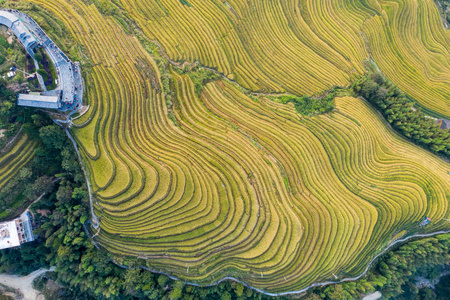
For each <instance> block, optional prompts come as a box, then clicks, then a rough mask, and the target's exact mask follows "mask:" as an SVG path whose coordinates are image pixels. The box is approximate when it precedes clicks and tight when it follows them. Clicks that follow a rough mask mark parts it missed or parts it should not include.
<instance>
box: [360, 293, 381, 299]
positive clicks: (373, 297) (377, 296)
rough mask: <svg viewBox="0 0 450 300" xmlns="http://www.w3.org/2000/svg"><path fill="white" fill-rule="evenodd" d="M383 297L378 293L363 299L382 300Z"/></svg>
mask: <svg viewBox="0 0 450 300" xmlns="http://www.w3.org/2000/svg"><path fill="white" fill-rule="evenodd" d="M381 296H382V295H381V293H380V292H378V291H377V292H375V293H372V294H369V295H367V296H365V297H364V298H363V300H377V299H380V298H381Z"/></svg>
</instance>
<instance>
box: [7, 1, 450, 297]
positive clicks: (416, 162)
mask: <svg viewBox="0 0 450 300" xmlns="http://www.w3.org/2000/svg"><path fill="white" fill-rule="evenodd" d="M30 3H32V4H33V5H34V7H35V8H37V9H30ZM8 5H9V7H12V8H16V9H19V10H22V11H24V12H25V13H27V14H29V15H30V16H31V17H33V18H34V19H35V20H36V21H37V22H38V23H39V22H42V23H45V25H46V26H47V27H50V28H54V32H49V35H50V36H51V37H52V39H53V40H55V41H56V43H58V41H59V42H61V43H63V41H64V38H67V36H63V35H62V34H61V31H60V28H65V30H66V31H67V34H68V35H70V36H71V38H72V40H73V43H75V44H76V46H73V47H72V48H70V49H68V52H67V53H68V54H69V56H70V55H71V56H74V55H77V56H78V58H79V59H80V60H81V61H82V66H81V68H82V69H83V71H84V72H85V83H86V88H87V91H86V94H87V95H86V98H87V100H86V101H87V103H86V105H89V110H87V112H85V113H84V114H81V115H80V116H78V117H77V118H74V120H73V124H72V126H71V127H70V133H71V135H72V136H73V138H74V140H75V141H76V143H77V146H78V149H79V151H80V154H81V157H82V160H83V167H84V168H85V171H86V174H87V177H88V181H89V183H90V188H91V190H92V196H93V202H92V203H93V211H94V213H95V215H96V217H97V218H98V224H95V223H96V222H95V220H94V221H93V222H92V223H94V225H95V227H94V226H90V229H89V230H90V232H91V234H92V235H94V237H93V240H94V241H95V242H96V243H97V244H98V245H99V246H100V247H102V248H105V249H107V250H108V251H109V252H111V253H113V254H114V255H115V261H116V262H118V263H119V264H126V260H127V259H131V258H139V260H138V262H139V263H140V264H141V265H142V266H145V267H147V268H149V269H151V270H153V271H156V272H162V273H165V274H169V275H172V276H174V277H176V278H179V279H182V280H183V281H186V282H189V283H197V284H200V285H207V284H212V283H214V282H217V281H219V280H220V279H222V278H224V277H233V278H235V279H237V280H240V281H242V282H245V283H246V284H248V285H250V286H252V287H254V288H257V289H260V290H263V291H265V292H268V293H284V292H290V291H299V290H301V289H304V288H305V287H307V286H309V285H311V284H313V283H317V282H324V281H330V280H335V281H338V280H341V279H343V278H348V277H355V276H357V275H359V274H361V273H363V272H364V270H365V269H366V267H367V265H368V264H369V262H371V260H372V259H373V258H374V257H375V256H376V255H377V254H379V253H380V252H381V251H383V250H385V249H386V248H387V247H388V246H389V244H391V243H393V242H394V241H395V240H397V239H400V238H405V237H408V236H411V235H413V234H426V233H433V232H437V231H446V230H450V212H449V201H450V164H449V163H448V157H449V154H450V137H449V134H448V132H446V131H444V130H441V129H439V128H438V125H434V123H435V121H434V120H433V121H430V120H432V119H429V118H428V119H427V120H428V121H424V120H425V118H424V115H423V113H425V114H427V115H430V116H433V117H438V118H446V119H449V118H450V31H448V30H446V29H445V27H444V26H443V23H442V20H441V17H440V13H439V11H438V7H437V6H436V4H435V3H434V2H433V0H390V1H384V0H333V1H331V0H295V1H293V0H280V1H265V0H260V1H235V0H229V1H226V2H223V1H216V0H212V1H202V0H182V1H180V0H159V1H150V0H133V1H131V0H115V1H108V0H71V1H68V0H54V1H47V0H31V1H20V2H17V3H15V4H14V3H9V4H8ZM42 11H47V12H48V15H47V17H46V18H47V19H45V18H44V17H42ZM48 16H51V18H50V17H48ZM368 70H370V72H375V73H377V74H378V73H381V74H383V75H384V76H381V77H378V78H375V77H373V78H372V79H373V80H372V79H367V78H368V77H367V76H369V75H367V76H366V74H367V72H368ZM379 78H381V79H379ZM363 80H365V81H363ZM377 80H378V81H377ZM372 82H373V84H372ZM376 83H378V84H379V86H376V85H375V84H376ZM358 84H359V85H358ZM305 95H307V96H305ZM362 96H364V98H365V99H366V100H364V99H363V97H362ZM377 97H378V98H377ZM372 98H373V99H375V100H373V101H372ZM381 98H382V99H383V100H384V102H383V101H378V100H379V99H381ZM376 101H378V102H376ZM375 102H376V103H377V104H376V105H378V106H376V105H375ZM408 103H409V104H408ZM377 109H380V110H381V113H380V112H379V111H377ZM411 124H413V125H411ZM394 129H395V130H394ZM417 144H418V145H417ZM34 146H35V145H33V143H32V142H30V141H27V140H26V136H25V135H23V136H22V137H21V138H20V139H19V142H18V143H17V144H16V145H15V146H14V148H12V150H11V151H10V154H9V156H8V155H7V156H0V184H3V182H5V181H7V178H8V176H12V175H13V173H14V172H17V170H18V168H20V166H22V165H24V164H26V162H27V160H29V159H31V157H32V155H31V154H27V153H28V152H32V149H33V147H34ZM19 152H20V153H23V154H20V157H17V155H16V156H15V157H10V156H14V154H15V153H19ZM6 164H8V166H6ZM5 166H6V167H5ZM13 170H14V171H13ZM425 217H428V218H430V219H431V222H430V224H428V225H426V226H421V225H420V224H421V222H422V221H423V220H424V218H425ZM97 225H98V226H97Z"/></svg>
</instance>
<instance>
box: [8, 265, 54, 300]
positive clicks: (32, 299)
mask: <svg viewBox="0 0 450 300" xmlns="http://www.w3.org/2000/svg"><path fill="white" fill-rule="evenodd" d="M53 270H55V268H54V267H51V268H50V270H47V269H40V270H37V271H34V272H33V273H31V274H30V275H28V276H23V277H20V276H16V275H8V274H0V283H1V284H3V285H6V286H9V287H11V288H13V289H17V290H19V291H20V292H21V293H22V294H23V296H24V297H23V299H24V300H36V299H37V297H38V295H39V292H38V291H36V290H35V289H34V288H33V280H34V279H35V278H36V277H38V276H40V275H42V274H44V273H46V272H48V271H53Z"/></svg>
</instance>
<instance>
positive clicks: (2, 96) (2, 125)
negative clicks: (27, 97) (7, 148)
mask: <svg viewBox="0 0 450 300" xmlns="http://www.w3.org/2000/svg"><path fill="white" fill-rule="evenodd" d="M19 112H20V110H19V109H18V108H17V106H16V94H15V93H14V91H13V90H11V89H8V88H7V82H6V81H5V80H4V79H3V78H0V129H6V132H4V133H3V135H4V136H5V138H4V139H0V148H1V147H2V146H3V144H4V142H5V141H6V139H8V138H9V137H11V136H13V134H14V133H15V131H16V127H17V126H18V123H20V122H19V121H23V120H22V119H21V118H20V116H21V114H19ZM2 141H3V143H2Z"/></svg>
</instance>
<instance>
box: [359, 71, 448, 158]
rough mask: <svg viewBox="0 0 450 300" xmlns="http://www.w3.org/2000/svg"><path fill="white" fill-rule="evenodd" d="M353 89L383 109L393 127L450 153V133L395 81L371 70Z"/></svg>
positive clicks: (432, 148) (434, 148)
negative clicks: (418, 105)
mask: <svg viewBox="0 0 450 300" xmlns="http://www.w3.org/2000/svg"><path fill="white" fill-rule="evenodd" d="M352 89H353V91H354V92H355V93H356V94H357V95H359V96H362V97H364V98H365V99H367V100H368V101H369V102H370V103H372V104H373V105H375V106H376V107H377V108H378V109H380V110H381V112H382V114H383V115H384V117H385V118H386V120H387V121H388V122H389V123H390V124H391V125H392V127H393V128H395V129H396V130H398V131H399V132H400V133H401V134H403V135H404V136H406V137H407V138H409V139H410V140H411V141H413V142H414V143H416V144H418V145H420V146H422V147H424V148H427V149H430V150H431V151H432V152H434V153H437V154H443V155H446V156H449V155H450V133H449V131H448V130H443V129H441V128H440V126H439V125H438V124H436V122H435V121H434V119H431V118H427V117H426V116H425V114H424V113H423V112H422V111H421V110H420V108H419V109H415V108H414V107H413V104H414V102H412V101H411V100H410V99H409V98H408V97H407V96H406V95H405V94H404V93H403V92H402V91H401V90H400V89H399V88H398V87H397V86H396V85H395V84H393V83H392V82H391V81H389V80H388V79H387V78H385V77H384V76H382V75H381V74H380V73H377V72H371V73H370V74H368V75H365V76H363V77H361V78H360V79H359V80H357V81H355V83H354V84H353V85H352Z"/></svg>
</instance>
